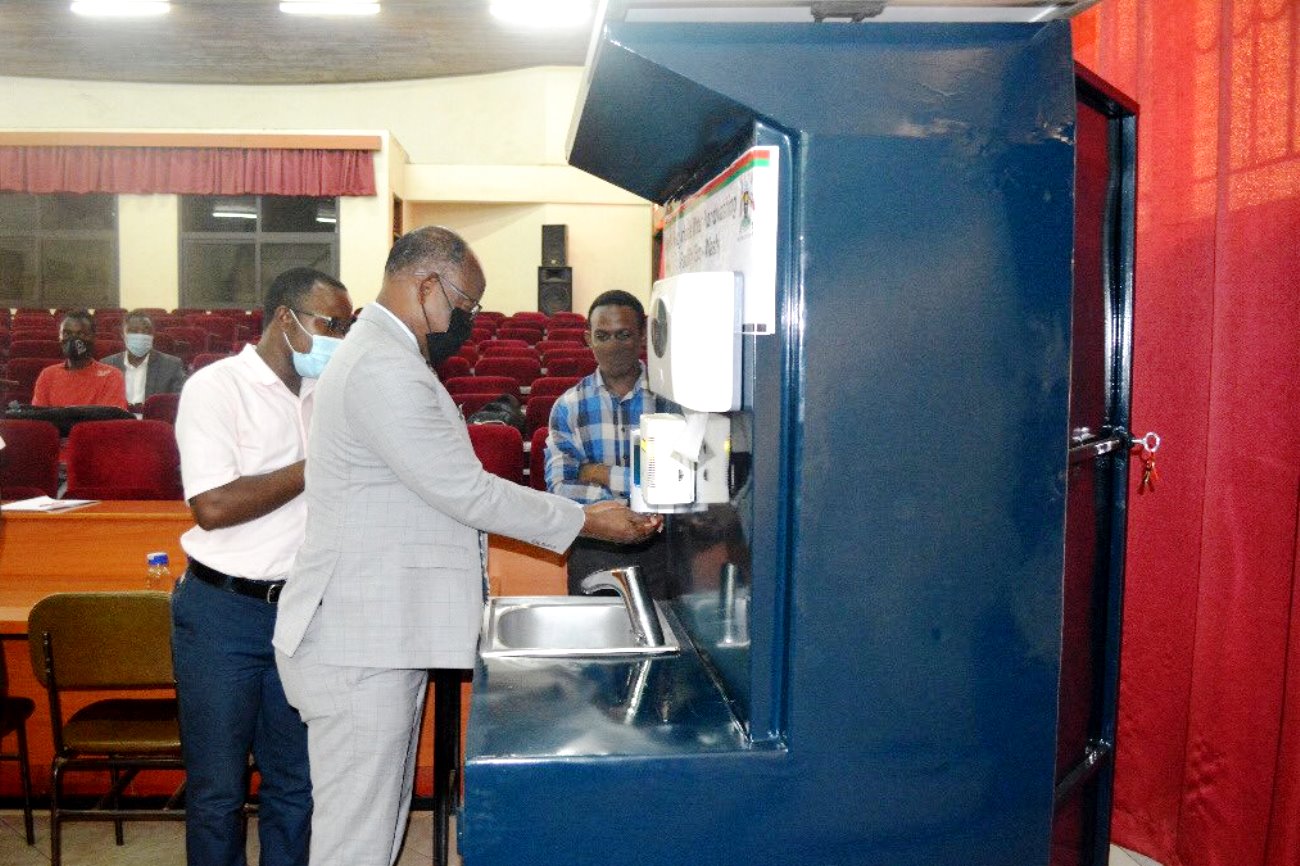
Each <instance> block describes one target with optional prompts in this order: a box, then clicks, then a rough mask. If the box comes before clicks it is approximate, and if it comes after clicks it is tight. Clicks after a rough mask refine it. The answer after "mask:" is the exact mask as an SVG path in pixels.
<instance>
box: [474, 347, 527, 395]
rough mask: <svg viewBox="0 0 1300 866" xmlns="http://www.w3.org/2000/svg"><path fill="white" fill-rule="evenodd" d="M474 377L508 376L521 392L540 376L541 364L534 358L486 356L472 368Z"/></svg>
mask: <svg viewBox="0 0 1300 866" xmlns="http://www.w3.org/2000/svg"><path fill="white" fill-rule="evenodd" d="M474 375H475V376H479V377H482V376H509V377H510V378H512V379H514V380H515V382H516V383H517V384H518V385H519V389H520V391H521V392H522V391H523V389H524V388H527V387H528V386H529V385H531V384H532V383H533V380H534V379H536V378H537V377H539V376H541V375H542V362H541V361H539V360H537V359H536V358H524V357H520V358H515V357H509V356H493V355H488V356H487V357H484V358H479V361H478V366H476V367H475V368H474Z"/></svg>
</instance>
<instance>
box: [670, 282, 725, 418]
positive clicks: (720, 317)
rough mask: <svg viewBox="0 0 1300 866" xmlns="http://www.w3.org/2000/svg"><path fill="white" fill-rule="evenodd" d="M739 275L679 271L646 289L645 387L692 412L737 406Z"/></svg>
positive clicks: (713, 410) (720, 409)
mask: <svg viewBox="0 0 1300 866" xmlns="http://www.w3.org/2000/svg"><path fill="white" fill-rule="evenodd" d="M741 301H742V293H741V277H740V275H739V274H737V273H735V272H734V271H705V272H701V273H695V274H678V275H677V276H675V277H668V278H667V279H663V280H659V281H658V282H656V283H655V284H654V288H653V289H652V290H651V292H650V316H649V318H650V346H649V351H648V352H647V362H648V363H647V365H646V366H647V367H648V369H649V379H650V390H651V391H654V392H655V393H656V394H659V395H661V396H663V397H667V398H668V399H669V400H672V401H673V402H674V403H677V404H678V405H680V406H682V407H684V408H686V409H691V410H694V411H696V412H732V411H735V410H736V409H739V408H740V396H741V395H740V330H741V318H742V312H743V309H742V305H741Z"/></svg>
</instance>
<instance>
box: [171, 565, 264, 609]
mask: <svg viewBox="0 0 1300 866" xmlns="http://www.w3.org/2000/svg"><path fill="white" fill-rule="evenodd" d="M189 570H190V574H192V575H194V576H195V577H197V578H198V579H199V580H201V581H203V582H204V583H206V584H208V585H210V586H215V587H216V588H217V589H224V590H225V591H226V592H234V593H238V594H239V595H246V596H248V597H249V598H256V599H259V600H261V601H264V602H266V603H267V604H275V603H276V602H278V601H279V600H280V590H282V589H284V581H283V580H250V579H249V578H247V577H235V576H234V575H233V574H222V573H221V572H219V571H217V570H216V569H215V568H208V567H207V566H206V565H204V564H203V563H201V562H199V561H198V560H197V559H191V560H190V569H189Z"/></svg>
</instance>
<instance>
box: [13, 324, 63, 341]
mask: <svg viewBox="0 0 1300 866" xmlns="http://www.w3.org/2000/svg"><path fill="white" fill-rule="evenodd" d="M57 339H59V329H58V328H57V327H56V326H53V325H51V326H48V327H44V328H33V327H32V326H31V325H16V326H14V327H12V328H10V329H9V342H11V343H12V342H14V341H15V340H57Z"/></svg>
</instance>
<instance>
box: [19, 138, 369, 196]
mask: <svg viewBox="0 0 1300 866" xmlns="http://www.w3.org/2000/svg"><path fill="white" fill-rule="evenodd" d="M0 189H2V190H12V191H17V192H30V193H52V192H73V193H88V192H103V193H187V194H191V195H308V196H333V195H374V194H375V169H374V159H373V154H371V153H370V151H366V150H295V149H271V148H267V149H244V148H225V147H80V146H74V147H56V146H48V147H47V146H11V147H0Z"/></svg>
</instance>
